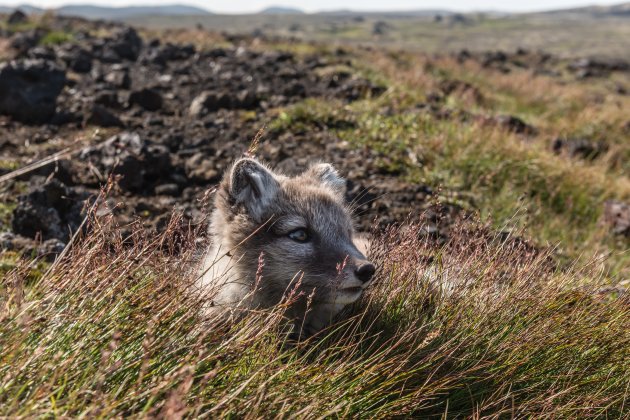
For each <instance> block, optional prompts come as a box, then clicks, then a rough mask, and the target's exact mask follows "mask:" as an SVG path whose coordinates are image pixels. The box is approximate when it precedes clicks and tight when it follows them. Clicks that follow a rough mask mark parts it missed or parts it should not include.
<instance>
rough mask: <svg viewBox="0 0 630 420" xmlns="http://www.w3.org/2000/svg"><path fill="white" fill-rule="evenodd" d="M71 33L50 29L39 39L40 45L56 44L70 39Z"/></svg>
mask: <svg viewBox="0 0 630 420" xmlns="http://www.w3.org/2000/svg"><path fill="white" fill-rule="evenodd" d="M72 38H73V36H72V34H71V33H68V32H63V31H50V32H48V33H47V34H46V35H44V37H43V38H42V39H41V40H40V41H39V43H40V44H41V45H58V44H63V43H64V42H68V41H72Z"/></svg>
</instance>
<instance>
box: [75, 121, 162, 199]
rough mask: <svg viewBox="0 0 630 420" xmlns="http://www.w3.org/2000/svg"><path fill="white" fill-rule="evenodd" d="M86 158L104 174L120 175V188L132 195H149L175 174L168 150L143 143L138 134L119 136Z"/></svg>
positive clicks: (148, 142) (122, 134)
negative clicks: (148, 192)
mask: <svg viewBox="0 0 630 420" xmlns="http://www.w3.org/2000/svg"><path fill="white" fill-rule="evenodd" d="M84 158H88V159H90V160H91V161H92V162H93V164H94V165H95V166H96V167H98V168H100V170H101V171H102V172H103V173H105V174H115V175H120V180H119V185H120V187H121V188H123V189H125V190H128V191H133V192H147V191H150V190H151V189H152V188H153V185H156V184H160V183H162V182H160V181H161V180H163V179H165V178H168V177H169V176H170V175H171V173H172V163H171V157H170V153H169V150H168V148H167V147H166V146H163V145H160V144H154V143H152V142H150V141H147V140H144V139H143V138H141V137H140V135H138V134H137V133H129V132H125V133H121V134H117V135H115V136H113V137H111V138H110V139H108V140H107V141H106V142H105V143H104V144H103V145H101V146H100V147H98V148H94V149H91V150H88V151H87V152H86V153H85V154H84Z"/></svg>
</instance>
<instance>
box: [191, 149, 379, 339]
mask: <svg viewBox="0 0 630 420" xmlns="http://www.w3.org/2000/svg"><path fill="white" fill-rule="evenodd" d="M344 193H345V181H344V180H343V178H341V177H340V176H339V174H338V173H337V171H336V170H335V169H334V168H333V167H332V166H331V165H328V164H317V165H313V166H312V167H311V168H309V169H308V170H307V171H305V172H304V173H302V174H301V175H299V176H296V177H292V178H291V177H286V176H283V175H281V174H277V173H274V172H273V171H272V170H270V169H269V168H267V167H266V166H264V165H263V164H261V163H260V162H258V161H257V160H255V159H241V160H239V161H237V162H236V163H234V165H233V166H232V167H231V168H230V169H229V171H228V172H227V173H226V175H225V176H224V179H223V181H222V182H221V184H220V186H219V188H218V191H217V195H216V197H215V208H214V211H213V213H212V217H211V223H210V236H211V246H210V248H209V250H208V251H207V253H206V255H205V257H204V263H203V267H202V270H203V273H202V275H201V276H200V280H199V284H200V286H201V287H202V288H203V290H208V291H213V292H212V293H214V296H213V307H212V309H211V310H212V311H216V310H221V311H225V312H226V313H232V314H234V313H237V312H240V310H243V309H244V310H247V309H254V308H268V307H271V306H273V305H276V304H278V303H279V302H281V301H282V300H283V299H285V298H286V296H287V295H288V294H289V293H291V292H297V295H294V296H297V300H296V302H295V304H293V305H292V306H291V308H290V309H289V310H288V312H287V315H288V316H289V317H290V318H291V319H292V320H293V322H294V324H295V331H296V332H300V333H302V334H303V335H311V334H313V333H315V332H316V331H318V330H320V329H321V328H323V327H325V326H326V325H328V324H329V323H330V321H331V320H332V319H333V318H334V317H335V316H337V315H338V314H339V312H341V311H342V310H343V309H344V308H345V307H346V306H347V305H349V304H351V303H353V302H355V301H356V300H357V299H359V297H360V296H361V294H362V293H363V291H364V290H365V288H366V287H367V286H368V284H369V282H370V281H371V273H372V272H373V266H372V264H371V263H370V262H369V261H367V259H366V257H365V256H364V255H363V254H362V253H361V251H359V250H358V249H357V246H356V245H355V243H354V242H353V237H354V236H355V232H354V227H353V224H352V219H351V215H350V211H349V210H348V208H347V206H346V204H345V201H344ZM302 228H304V229H306V231H307V233H308V235H309V240H308V241H307V242H304V243H301V242H298V241H296V240H295V239H291V238H290V237H289V234H290V233H291V232H294V231H295V230H296V229H302ZM259 257H261V258H262V260H263V266H262V269H261V271H259V269H260V268H259V263H258V260H259ZM360 267H363V268H364V269H365V268H366V267H368V268H370V269H369V270H367V271H368V274H367V276H365V275H364V276H363V281H362V280H361V279H360V278H359V277H358V276H359V275H360V273H361V270H358V269H359V268H360ZM357 270H358V271H357ZM257 271H259V274H260V276H257ZM257 277H258V278H257ZM257 280H258V281H257Z"/></svg>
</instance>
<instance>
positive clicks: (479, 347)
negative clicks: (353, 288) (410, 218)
mask: <svg viewBox="0 0 630 420" xmlns="http://www.w3.org/2000/svg"><path fill="white" fill-rule="evenodd" d="M419 229H421V227H419V226H407V227H405V228H402V229H399V228H391V229H390V230H388V231H387V232H385V233H384V234H383V235H382V236H380V237H379V238H377V239H375V244H374V246H373V252H372V253H373V255H372V257H373V258H374V259H375V260H376V261H377V262H378V264H379V266H380V270H379V273H378V280H377V282H376V283H375V286H374V288H373V289H372V290H371V291H370V293H369V294H368V295H367V296H366V297H365V298H364V299H363V301H362V302H361V303H360V304H359V305H357V307H355V308H354V309H353V312H352V314H351V315H352V317H351V318H350V319H349V320H348V321H345V322H343V323H339V324H337V325H334V326H333V327H331V328H330V329H329V330H326V331H323V332H322V333H321V334H320V335H319V336H317V337H314V338H313V339H311V340H310V341H308V342H300V343H295V342H291V341H288V339H287V338H286V337H287V336H286V333H285V331H286V328H285V325H284V324H283V321H282V312H283V308H284V307H285V305H289V304H290V302H286V303H285V305H281V306H279V307H278V308H277V309H276V310H274V311H272V312H264V313H252V314H250V315H249V316H247V317H246V318H245V319H243V320H242V321H241V322H240V323H239V324H238V325H227V324H225V323H222V322H220V321H218V320H215V319H204V317H203V316H202V315H200V312H199V311H198V309H199V307H200V304H201V300H200V298H199V296H196V295H195V293H191V292H190V287H189V286H190V284H191V281H192V280H193V279H192V276H190V275H186V274H185V273H186V271H187V270H186V269H185V268H183V267H185V266H186V264H187V263H190V261H192V260H193V259H191V257H192V255H193V254H194V249H195V247H194V245H193V244H194V238H195V236H196V234H195V232H193V231H191V230H189V229H186V228H184V229H182V227H181V226H178V221H177V218H174V219H173V221H172V224H171V228H169V229H168V230H167V231H166V232H165V233H164V234H163V235H162V236H159V237H154V238H149V237H146V236H144V235H143V234H142V233H141V232H137V233H136V234H135V235H134V236H133V237H132V238H130V239H127V241H126V243H123V240H122V238H120V237H119V236H118V235H117V233H116V229H113V228H112V226H111V221H108V220H107V218H103V217H101V218H100V219H98V220H95V221H93V223H92V228H91V230H90V234H89V235H86V236H85V237H82V238H79V239H78V240H77V242H76V243H75V245H74V246H73V248H72V249H71V250H70V251H69V253H68V254H67V255H66V256H65V257H64V258H62V259H60V260H58V261H57V263H56V264H55V265H54V266H53V267H52V269H50V270H49V271H48V272H47V273H46V274H45V275H44V276H43V277H41V278H40V279H39V280H37V281H35V282H31V283H24V279H25V276H26V274H27V273H28V271H29V268H28V267H19V268H17V269H16V270H15V271H13V272H11V273H10V274H9V275H8V279H10V280H11V281H10V282H7V283H5V287H6V286H8V287H9V289H8V292H9V293H8V296H9V300H8V301H5V302H3V306H4V307H5V309H4V312H3V320H2V327H1V334H0V345H1V348H2V353H1V358H0V377H2V388H0V407H1V408H0V414H1V415H7V416H29V417H30V416H46V415H51V414H52V415H54V416H60V417H66V416H88V417H94V416H98V417H111V416H128V415H136V416H145V415H149V416H167V417H179V416H182V415H187V416H200V415H204V416H213V417H248V418H254V417H268V416H270V415H274V416H279V417H289V416H300V417H301V416H307V417H320V416H335V417H336V416H340V417H349V416H361V417H363V416H365V417H392V416H400V415H403V416H407V415H414V416H422V417H427V416H435V417H439V416H447V417H462V416H464V417H479V416H490V417H503V416H513V417H527V416H531V415H534V416H541V415H542V416H552V417H569V416H579V417H585V416H601V417H609V418H619V417H622V416H623V414H624V413H626V414H627V401H626V400H627V397H628V395H627V394H628V377H629V375H630V363H629V362H628V358H627V349H628V346H630V336H629V335H628V323H627V320H628V315H630V313H629V308H630V305H629V302H628V300H627V298H626V299H625V300H624V299H610V298H609V297H606V296H598V295H597V293H596V286H597V284H598V283H599V282H600V280H601V278H600V276H599V274H598V273H595V272H594V270H593V269H592V267H572V268H570V269H565V270H558V269H557V268H555V267H553V264H551V263H550V260H549V255H548V254H547V253H544V252H538V251H533V250H532V249H530V248H529V247H528V246H527V245H525V244H524V243H522V242H519V241H516V240H514V238H510V237H508V238H503V239H500V238H499V237H494V236H493V235H492V234H491V233H489V232H488V230H487V229H485V228H479V229H475V230H470V229H469V228H462V230H461V231H459V232H458V233H457V234H456V235H454V237H453V240H452V241H450V242H449V243H448V244H446V245H445V246H443V247H441V248H435V247H434V246H431V245H429V244H428V243H427V242H425V241H421V240H418V239H417V238H418V232H419ZM428 256H431V257H432V258H427V257H428ZM447 279H448V280H447ZM448 281H451V282H461V283H459V284H458V286H457V287H456V288H454V289H453V290H451V291H447V290H443V289H442V288H440V287H439V286H438V284H441V283H443V282H448Z"/></svg>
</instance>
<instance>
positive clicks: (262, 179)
mask: <svg viewBox="0 0 630 420" xmlns="http://www.w3.org/2000/svg"><path fill="white" fill-rule="evenodd" d="M279 190H280V184H279V183H278V180H277V179H276V176H275V175H274V173H273V172H271V171H270V170H269V169H267V168H266V167H265V166H263V165H262V164H261V163H259V162H258V161H256V160H254V159H240V160H238V161H237V162H236V163H235V164H234V165H233V166H232V170H231V172H230V177H229V184H228V186H227V192H228V194H229V196H230V198H231V200H232V201H233V202H234V203H235V204H238V205H242V206H243V207H244V208H245V209H246V210H247V211H248V213H249V214H250V215H251V216H252V217H253V218H255V219H257V220H259V221H261V220H260V219H262V217H263V216H264V214H265V211H266V209H267V207H268V206H269V204H270V203H271V201H272V200H273V198H274V197H275V196H276V195H277V194H278V191H279Z"/></svg>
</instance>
